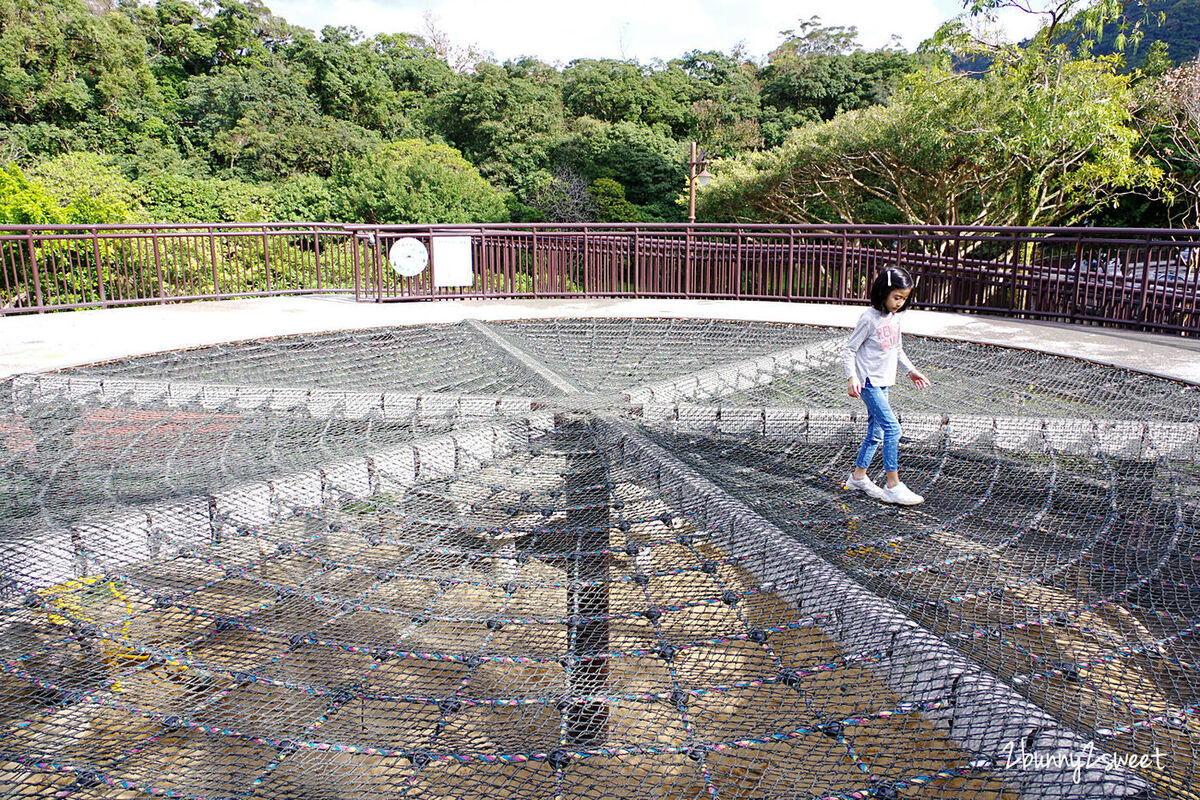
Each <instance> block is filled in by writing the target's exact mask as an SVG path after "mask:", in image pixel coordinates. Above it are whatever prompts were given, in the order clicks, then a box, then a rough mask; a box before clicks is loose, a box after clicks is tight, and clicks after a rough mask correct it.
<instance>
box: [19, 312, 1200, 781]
mask: <svg viewBox="0 0 1200 800" xmlns="http://www.w3.org/2000/svg"><path fill="white" fill-rule="evenodd" d="M845 336H846V332H845V331H839V330H836V329H825V328H818V327H811V326H802V325H766V324H752V323H733V322H715V321H708V320H541V321H523V322H514V323H497V324H487V325H485V324H481V323H476V322H471V323H462V324H457V325H434V326H412V327H406V328H397V329H388V330H372V331H357V332H347V333H335V334H325V335H318V336H306V337H296V338H288V339H276V340H265V341H255V342H245V343H237V344H228V345H222V346H219V347H212V348H204V349H199V350H191V351H183V352H175V353H168V354H161V355H156V356H149V357H142V358H131V359H128V360H124V361H120V362H114V363H108V364H100V365H93V366H90V367H86V368H77V369H71V370H66V371H62V372H58V373H51V374H39V375H23V376H18V377H16V378H14V379H10V380H8V381H6V382H4V383H0V465H2V466H3V469H0V571H2V574H0V580H2V581H3V583H2V589H0V591H2V595H0V596H2V599H3V603H2V606H3V607H2V610H0V625H2V626H3V633H2V634H0V776H2V778H3V785H4V786H5V790H6V791H7V792H8V793H9V796H18V797H23V796H29V797H50V796H54V797H70V798H88V799H90V798H118V797H119V798H135V797H140V796H146V795H148V794H159V795H167V796H171V797H182V798H196V799H199V798H204V799H205V800H226V799H228V798H250V797H254V798H259V797H262V798H295V799H296V800H301V799H303V800H330V799H332V798H374V797H381V798H382V797H387V798H394V797H413V798H432V797H438V798H442V797H446V798H449V797H476V796H480V795H482V796H488V797H495V798H519V797H520V798H523V797H531V798H533V797H536V798H544V797H590V798H608V797H658V798H693V797H694V798H701V797H710V798H714V797H715V798H727V799H732V798H738V799H739V800H740V799H742V798H745V799H746V800H750V798H814V797H846V798H855V797H857V798H865V797H875V798H899V797H906V798H907V797H924V798H932V797H939V798H967V797H970V798H976V797H978V798H1021V797H1029V798H1041V797H1061V798H1081V797H1097V798H1099V797H1164V798H1166V797H1170V798H1197V797H1200V789H1197V788H1196V785H1197V784H1200V766H1198V762H1197V758H1198V753H1200V750H1198V746H1200V717H1198V715H1197V712H1198V711H1200V673H1198V671H1197V670H1198V668H1200V647H1198V646H1197V644H1196V636H1195V631H1196V626H1197V624H1198V622H1200V576H1198V574H1197V573H1198V569H1200V568H1198V565H1200V545H1198V543H1197V527H1198V525H1200V468H1198V467H1197V465H1196V461H1197V442H1198V438H1200V389H1198V388H1197V387H1194V386H1189V385H1185V384H1181V383H1176V382H1172V381H1168V380H1163V379H1158V378H1153V377H1149V376H1146V375H1142V374H1137V373H1133V372H1129V371H1124V370H1119V369H1114V368H1109V367H1103V366H1099V365H1096V364H1091V363H1086V362H1081V361H1076V360H1072V359H1066V358H1058V357H1053V356H1047V355H1041V354H1035V353H1030V352H1024V351H1017V350H1011V349H1004V348H998V347H988V346H983V345H975V344H964V343H958V342H948V341H939V340H933V339H921V338H919V337H911V336H910V337H908V338H907V339H906V349H907V350H908V352H909V354H910V355H911V356H912V357H913V359H914V361H916V362H917V363H918V364H920V365H922V366H923V367H924V368H925V369H926V372H927V374H929V375H930V377H931V378H933V380H934V381H935V385H934V388H933V389H932V390H930V391H928V392H922V393H918V392H916V391H915V390H912V389H911V388H910V389H905V388H901V387H898V388H897V390H896V392H895V394H894V396H893V403H894V405H895V407H896V408H897V409H898V410H899V411H900V414H901V421H902V424H903V427H904V432H905V439H904V440H903V446H902V464H903V469H904V472H905V476H906V479H907V481H908V483H909V484H910V485H911V486H913V487H914V488H916V489H917V490H919V491H921V492H922V493H923V494H924V495H925V496H926V498H927V500H926V502H925V504H924V505H921V506H916V507H912V508H898V507H894V506H887V505H882V504H879V503H877V502H876V501H873V500H870V499H869V498H866V497H865V496H864V495H861V494H857V493H851V492H848V491H846V490H844V489H842V488H841V484H842V481H843V479H844V477H845V473H846V471H847V470H848V469H849V468H850V466H851V465H852V462H853V458H854V454H855V452H856V450H857V448H858V445H859V442H860V441H861V438H862V435H863V433H864V431H865V423H864V420H863V417H864V416H865V415H864V413H863V412H862V410H861V408H860V407H858V406H857V405H856V404H855V403H856V401H852V400H851V399H850V398H847V397H844V396H843V392H844V388H843V386H844V384H843V380H842V378H841V372H840V369H841V367H840V351H841V347H842V345H843V343H844V341H845Z"/></svg>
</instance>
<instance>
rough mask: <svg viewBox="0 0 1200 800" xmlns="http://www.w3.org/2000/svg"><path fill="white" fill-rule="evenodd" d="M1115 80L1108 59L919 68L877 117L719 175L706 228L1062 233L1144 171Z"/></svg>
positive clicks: (855, 118) (814, 134) (1145, 180)
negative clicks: (762, 224) (989, 228)
mask: <svg viewBox="0 0 1200 800" xmlns="http://www.w3.org/2000/svg"><path fill="white" fill-rule="evenodd" d="M1130 100H1131V93H1130V88H1129V81H1128V78H1126V77H1124V76H1120V75H1117V74H1115V72H1114V70H1113V65H1112V64H1111V63H1110V62H1103V61H1096V60H1084V61H1069V60H1065V59H1062V58H1057V57H1046V58H1028V59H1022V60H1021V61H1019V62H1017V63H1016V64H1014V65H1011V66H1010V67H1007V68H993V70H992V71H991V72H989V74H988V75H987V76H985V77H984V78H983V79H982V80H975V79H971V78H968V77H965V76H961V75H954V74H952V73H949V72H945V71H941V70H930V71H923V72H920V73H916V74H914V75H913V76H911V77H910V78H909V79H908V81H907V82H906V84H905V85H904V87H903V88H902V89H901V90H900V91H899V92H898V93H897V95H896V96H895V98H894V99H893V102H892V103H891V105H889V106H873V107H871V108H868V109H864V110H861V111H854V112H850V113H847V114H843V115H840V116H838V117H836V118H834V119H833V120H832V121H830V122H827V123H823V124H820V125H814V126H809V127H807V128H803V129H800V130H798V131H796V132H794V133H793V134H792V136H791V137H790V138H789V140H788V141H787V142H786V143H785V144H784V145H783V146H782V147H780V148H778V149H777V150H775V151H772V152H770V153H764V154H761V155H759V156H754V157H750V158H746V159H742V160H741V161H738V162H733V163H723V164H719V165H718V167H717V168H716V169H714V173H715V174H716V179H715V180H714V181H713V183H712V184H710V185H709V187H707V189H706V190H705V191H702V192H701V193H700V196H699V197H700V209H701V212H702V213H703V214H704V215H705V216H708V217H713V218H730V217H732V218H740V219H745V218H755V219H766V220H777V221H789V222H790V221H797V222H798V221H805V222H811V221H830V220H838V221H845V222H875V221H905V222H911V223H916V224H929V225H1048V224H1069V223H1071V222H1075V221H1078V220H1080V219H1082V218H1084V217H1085V216H1086V215H1087V214H1088V213H1090V212H1091V211H1093V210H1094V209H1096V208H1098V207H1099V206H1100V205H1102V204H1104V203H1105V202H1108V201H1110V200H1111V199H1112V198H1114V197H1115V196H1117V195H1118V194H1119V193H1120V192H1121V191H1122V190H1125V189H1129V188H1132V187H1137V186H1147V185H1150V184H1152V183H1153V182H1154V181H1155V179H1156V170H1155V168H1154V167H1153V166H1152V165H1151V164H1150V163H1149V161H1148V160H1147V159H1145V158H1142V157H1139V156H1137V155H1136V153H1135V149H1136V146H1137V141H1138V136H1137V133H1136V131H1135V130H1134V129H1133V128H1132V127H1131V126H1130V121H1131V114H1130V110H1129V106H1130Z"/></svg>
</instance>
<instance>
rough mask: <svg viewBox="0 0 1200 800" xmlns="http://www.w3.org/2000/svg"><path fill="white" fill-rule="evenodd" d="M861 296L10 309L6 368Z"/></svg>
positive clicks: (829, 314) (710, 314)
mask: <svg viewBox="0 0 1200 800" xmlns="http://www.w3.org/2000/svg"><path fill="white" fill-rule="evenodd" d="M862 308H863V307H862V306H861V305H831V304H815V303H785V302H774V301H766V300H748V301H741V300H657V299H637V300H625V299H611V300H605V299H579V300H439V301H436V302H435V301H419V302H403V303H359V302H355V300H354V299H353V298H352V297H346V296H331V295H310V296H289V297H270V298H261V299H244V300H220V301H209V302H196V303H180V304H177V305H159V306H137V307H131V308H118V309H101V310H87V311H67V312H58V313H53V314H37V315H22V316H9V317H3V318H0V379H3V378H6V377H10V376H12V375H16V374H20V373H28V372H44V371H47V370H54V369H62V368H64V367H73V366H80V365H83V364H91V363H95V362H98V361H108V360H112V359H118V358H127V357H129V356H138V355H149V354H151V353H159V352H163V351H167V350H178V349H184V348H192V347H204V346H208V345H213V344H220V343H222V342H232V341H243V340H247V339H259V338H275V337H280V336H292V335H298V334H307V333H327V332H331V331H339V330H354V329H363V328H382V327H392V326H398V325H422V324H430V323H454V322H462V321H464V320H479V321H484V322H498V321H505V320H518V319H550V318H564V317H565V318H585V317H600V318H625V317H641V318H664V319H729V320H740V321H756V322H784V323H801V324H807V325H828V326H833V327H841V328H849V327H853V325H854V323H855V322H856V321H857V320H858V317H859V315H860V314H861V313H862ZM904 331H905V332H906V333H910V334H916V335H921V336H933V337H939V338H945V339H956V340H963V341H971V342H979V343H982V344H994V345H1003V346H1007V347H1018V348H1025V349H1029V350H1035V351H1038V352H1044V353H1050V354H1054V355H1060V356H1067V357H1071V358H1079V359H1084V360H1087V361H1092V362H1096V363H1100V364H1107V365H1110V366H1116V367H1122V368H1125V369H1131V370H1137V371H1139V372H1145V373H1148V374H1151V375H1157V376H1159V377H1164V378H1170V379H1174V380H1181V381H1186V382H1188V383H1192V384H1197V385H1200V344H1197V343H1195V342H1193V341H1191V340H1188V339H1184V338H1182V337H1178V336H1173V335H1169V334H1148V333H1136V332H1130V331H1121V330H1107V329H1101V328H1085V327H1082V326H1075V325H1065V324H1054V323H1039V322H1030V321H1027V320H1015V319H1004V318H1001V317H982V316H972V315H967V314H947V313H942V312H934V311H920V310H914V311H909V312H906V315H905V320H904Z"/></svg>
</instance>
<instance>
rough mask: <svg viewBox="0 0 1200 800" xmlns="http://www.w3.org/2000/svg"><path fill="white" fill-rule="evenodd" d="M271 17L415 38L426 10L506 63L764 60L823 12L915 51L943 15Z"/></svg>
mask: <svg viewBox="0 0 1200 800" xmlns="http://www.w3.org/2000/svg"><path fill="white" fill-rule="evenodd" d="M268 5H269V7H270V8H271V9H272V11H273V12H274V13H276V14H277V15H279V16H282V17H284V18H286V19H287V20H288V21H290V22H293V23H295V24H298V25H303V26H304V27H306V28H311V29H313V30H320V28H321V27H322V26H324V25H354V26H356V27H358V28H360V29H361V30H363V31H364V32H366V33H367V34H375V33H399V32H410V33H420V32H422V30H423V28H424V15H425V13H426V12H431V13H432V14H433V15H434V17H435V18H436V20H437V25H438V27H439V28H441V29H442V30H444V31H445V32H446V33H447V34H448V35H449V36H450V38H451V40H452V41H454V43H455V44H458V45H460V46H465V45H475V46H476V47H478V48H479V49H481V50H484V51H488V52H491V53H493V54H494V55H495V56H496V57H497V58H499V59H501V60H503V59H508V58H514V57H516V56H520V55H534V56H537V57H538V58H541V59H542V60H545V61H550V62H556V61H558V62H566V61H569V60H570V59H572V58H632V59H637V60H639V61H643V62H647V61H651V60H653V59H663V60H666V59H670V58H674V57H676V56H679V55H682V54H683V53H685V52H687V51H689V50H694V49H698V50H723V51H726V52H728V51H729V50H730V49H732V48H733V47H734V46H735V45H737V44H739V43H744V44H745V46H746V49H747V50H748V52H749V54H750V55H753V56H760V57H761V56H765V55H766V54H767V53H768V52H770V51H771V50H772V49H774V47H775V46H776V45H778V44H779V42H780V36H779V32H780V31H782V30H785V29H788V28H794V27H795V26H796V24H797V22H798V20H800V19H807V18H808V17H811V16H820V17H821V21H822V23H823V24H826V25H854V26H856V27H857V28H858V30H859V38H860V40H861V41H862V43H863V45H864V46H866V47H868V48H871V47H880V46H882V45H885V44H887V42H888V40H889V39H890V37H891V36H892V34H897V35H899V36H900V37H901V41H902V43H903V44H904V46H906V47H908V48H914V47H916V46H917V45H918V44H920V42H921V41H922V40H923V39H925V38H926V37H928V36H929V35H930V34H932V33H933V31H934V30H935V29H936V28H937V26H938V24H939V23H940V22H941V21H942V19H943V18H944V17H945V14H944V13H943V12H941V11H939V8H938V2H937V0H907V1H906V2H903V3H897V2H895V0H842V2H840V3H838V4H836V5H834V6H831V5H830V4H829V3H825V2H817V0H800V1H799V2H780V0H677V1H676V2H662V0H609V2H608V3H606V4H605V5H603V6H599V5H592V4H587V5H585V4H571V3H565V2H562V0H504V1H503V2H491V3H482V2H479V0H335V1H334V2H319V0H268Z"/></svg>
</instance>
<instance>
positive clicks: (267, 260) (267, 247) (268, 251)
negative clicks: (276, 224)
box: [262, 225, 271, 294]
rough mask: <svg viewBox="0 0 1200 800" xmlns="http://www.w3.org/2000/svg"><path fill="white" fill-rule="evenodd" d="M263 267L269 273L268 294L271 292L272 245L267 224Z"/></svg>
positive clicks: (263, 241)
mask: <svg viewBox="0 0 1200 800" xmlns="http://www.w3.org/2000/svg"><path fill="white" fill-rule="evenodd" d="M262 243H263V268H264V269H265V270H266V273H267V294H270V293H271V246H270V242H269V241H268V240H267V226H266V225H264V226H263V227H262Z"/></svg>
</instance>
